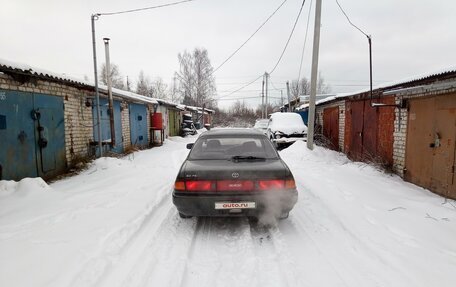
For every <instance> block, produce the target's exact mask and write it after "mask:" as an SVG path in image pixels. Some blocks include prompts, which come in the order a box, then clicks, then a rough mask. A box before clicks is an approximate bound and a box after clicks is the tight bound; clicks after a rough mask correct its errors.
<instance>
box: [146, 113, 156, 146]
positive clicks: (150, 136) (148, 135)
mask: <svg viewBox="0 0 456 287" xmlns="http://www.w3.org/2000/svg"><path fill="white" fill-rule="evenodd" d="M153 111H154V108H153V107H152V106H151V105H147V115H146V117H147V138H148V140H149V142H148V144H147V146H149V147H150V143H151V142H152V133H151V130H150V127H151V126H152V123H151V119H150V115H151V113H152V112H153Z"/></svg>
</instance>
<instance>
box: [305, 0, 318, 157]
mask: <svg viewBox="0 0 456 287" xmlns="http://www.w3.org/2000/svg"><path fill="white" fill-rule="evenodd" d="M320 22H321V0H317V1H316V8H315V27H314V42H313V53H312V74H311V77H310V98H309V123H308V130H307V148H308V149H310V150H313V143H314V132H315V131H314V126H315V99H316V96H317V76H318V52H319V49H320Z"/></svg>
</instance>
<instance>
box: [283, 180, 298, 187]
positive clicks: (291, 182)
mask: <svg viewBox="0 0 456 287" xmlns="http://www.w3.org/2000/svg"><path fill="white" fill-rule="evenodd" d="M285 188H296V183H295V181H294V180H293V179H287V180H285Z"/></svg>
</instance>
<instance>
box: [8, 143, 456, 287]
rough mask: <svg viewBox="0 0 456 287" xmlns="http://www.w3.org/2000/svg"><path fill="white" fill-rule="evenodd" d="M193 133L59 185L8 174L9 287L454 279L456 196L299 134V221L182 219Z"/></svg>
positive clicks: (293, 150) (288, 156)
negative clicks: (182, 173)
mask: <svg viewBox="0 0 456 287" xmlns="http://www.w3.org/2000/svg"><path fill="white" fill-rule="evenodd" d="M190 140H191V139H180V138H172V139H171V140H168V141H167V142H166V144H165V145H164V146H163V147H160V148H154V149H151V150H147V151H142V152H138V153H135V154H133V155H130V156H128V157H126V158H124V159H112V158H108V159H100V160H97V161H96V162H95V163H94V164H93V165H92V166H91V167H90V168H89V169H88V170H86V171H84V172H83V173H81V174H80V175H78V176H74V177H72V178H68V179H65V180H61V181H58V182H55V183H53V184H50V185H49V186H48V185H47V184H46V183H44V182H42V181H40V180H39V179H26V180H23V181H21V182H19V183H15V182H6V181H2V182H0V286H185V287H192V286H363V287H364V286H454V282H455V278H454V274H455V271H456V240H455V238H456V203H455V202H454V201H444V199H442V198H441V197H439V196H436V195H434V194H432V193H430V192H428V191H426V190H424V189H421V188H418V187H416V186H414V185H411V184H408V183H404V182H403V181H402V180H401V179H400V178H398V177H396V176H390V175H386V174H384V173H381V172H379V171H377V170H375V169H374V168H372V167H370V166H367V165H364V164H360V163H352V162H350V161H349V160H347V158H346V157H345V156H343V155H341V154H338V153H335V152H331V151H327V150H323V149H321V148H317V149H315V150H314V151H313V152H309V151H307V150H306V149H305V146H304V144H303V143H296V144H294V145H293V146H291V147H290V148H288V149H286V150H284V151H282V152H281V156H282V157H283V158H284V160H285V161H286V162H287V163H288V165H289V166H290V168H291V169H292V171H293V173H294V175H295V178H296V181H297V184H298V190H299V201H298V203H297V205H296V206H295V208H294V209H293V211H292V212H291V213H290V217H289V218H288V219H286V220H283V221H280V222H279V223H278V225H277V226H275V227H264V226H262V225H261V223H255V222H251V221H249V220H248V219H246V218H227V219H226V218H225V219H224V218H199V219H196V218H191V219H181V218H179V216H178V214H177V211H176V209H175V208H174V206H173V205H172V201H171V189H172V185H173V182H174V179H175V176H176V174H177V171H178V169H179V167H180V164H181V163H182V161H183V160H184V159H185V156H186V154H187V150H186V149H185V144H186V143H187V142H189V141H190Z"/></svg>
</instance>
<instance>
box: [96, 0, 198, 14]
mask: <svg viewBox="0 0 456 287" xmlns="http://www.w3.org/2000/svg"><path fill="white" fill-rule="evenodd" d="M192 1H195V0H184V1H179V2H173V3H168V4H163V5H157V6H151V7H144V8H138V9H131V10H125V11H118V12H108V13H97V14H96V15H98V16H102V15H103V16H111V15H117V14H125V13H131V12H139V11H144V10H151V9H157V8H163V7H168V6H174V5H178V4H182V3H186V2H192Z"/></svg>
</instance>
